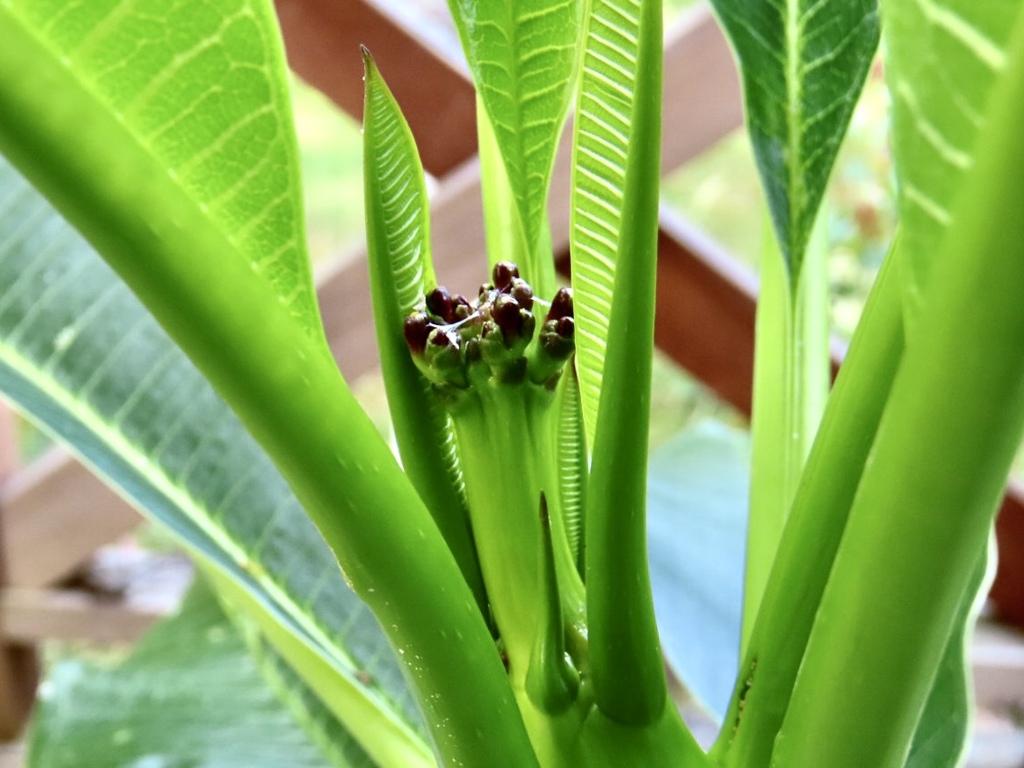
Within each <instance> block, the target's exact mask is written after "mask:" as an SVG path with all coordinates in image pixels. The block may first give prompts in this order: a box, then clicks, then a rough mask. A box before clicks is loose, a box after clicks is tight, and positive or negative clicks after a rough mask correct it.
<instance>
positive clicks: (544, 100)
mask: <svg viewBox="0 0 1024 768" xmlns="http://www.w3.org/2000/svg"><path fill="white" fill-rule="evenodd" d="M448 5H449V7H450V8H451V12H452V16H454V17H455V22H456V25H457V26H458V28H459V35H460V37H461V38H462V47H463V50H464V51H465V52H466V57H467V59H468V60H469V68H470V71H471V72H472V73H473V82H474V83H475V84H476V87H477V91H478V93H479V95H480V98H481V99H482V101H483V103H484V106H485V107H486V111H487V116H488V118H489V122H490V126H491V128H492V129H493V132H494V137H495V140H496V141H497V144H498V147H499V148H500V149H501V155H502V157H503V158H504V162H505V169H506V171H507V173H508V179H509V183H510V185H511V188H512V190H513V194H514V195H515V200H516V208H517V210H518V213H519V219H520V226H522V228H523V234H524V236H525V238H526V242H527V244H528V246H529V248H530V253H528V254H527V258H525V259H519V262H520V267H521V271H522V273H523V277H524V279H526V280H527V281H528V282H530V283H531V284H532V285H533V287H534V290H535V291H536V292H537V294H538V295H540V296H548V295H550V294H552V293H553V292H554V290H555V286H554V284H553V282H552V284H551V285H546V284H545V282H547V280H549V279H550V280H552V281H553V278H554V273H553V270H552V267H551V266H550V264H548V262H551V261H552V255H551V253H550V252H548V253H542V252H539V248H540V244H541V242H542V237H543V232H542V229H543V224H544V220H545V219H544V213H545V210H546V203H547V196H548V186H549V184H550V181H551V171H552V168H553V165H554V158H555V149H556V148H557V146H558V139H559V137H560V134H561V132H562V127H563V125H564V123H565V116H566V114H567V112H568V109H569V101H570V96H571V93H572V85H573V83H572V80H573V74H574V72H575V67H576V63H577V54H578V50H577V49H578V43H579V34H580V23H581V20H582V13H583V3H582V2H580V0H516V2H477V0H449V2H448Z"/></svg>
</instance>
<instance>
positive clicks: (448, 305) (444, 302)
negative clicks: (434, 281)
mask: <svg viewBox="0 0 1024 768" xmlns="http://www.w3.org/2000/svg"><path fill="white" fill-rule="evenodd" d="M427 309H429V310H430V312H431V314H433V315H434V316H435V317H439V318H441V319H442V320H443V321H444V322H446V323H452V322H454V319H453V316H452V310H453V307H452V297H451V296H450V295H449V293H448V289H447V288H445V287H444V286H443V285H439V286H437V288H435V289H434V290H432V291H431V292H430V293H428V294H427Z"/></svg>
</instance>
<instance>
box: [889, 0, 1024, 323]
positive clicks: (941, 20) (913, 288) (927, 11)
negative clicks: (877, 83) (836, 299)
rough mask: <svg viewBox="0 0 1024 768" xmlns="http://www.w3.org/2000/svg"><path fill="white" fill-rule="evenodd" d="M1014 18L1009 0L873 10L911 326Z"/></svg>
mask: <svg viewBox="0 0 1024 768" xmlns="http://www.w3.org/2000/svg"><path fill="white" fill-rule="evenodd" d="M1020 14H1021V4H1020V3H1019V2H1017V1H1016V0H992V1H991V2H984V3H975V2H970V0H923V1H922V2H913V3H911V2H893V1H892V0H884V2H882V16H883V21H884V22H885V23H884V30H885V41H886V61H885V72H886V78H887V80H888V83H889V91H890V94H891V98H892V104H893V107H892V122H893V127H892V132H893V141H892V144H893V154H894V156H895V160H896V173H897V178H898V194H899V210H900V230H901V232H902V237H903V239H904V241H905V243H906V246H905V247H906V248H907V250H908V253H909V268H908V269H907V270H906V273H905V287H906V289H907V294H908V295H907V314H908V321H909V322H910V325H911V328H912V327H913V325H915V323H914V322H913V321H914V318H916V316H917V315H918V314H919V312H920V310H921V305H922V303H923V301H924V292H925V286H926V284H927V280H928V275H929V272H930V267H931V265H932V264H933V262H934V259H935V256H936V253H937V252H938V250H939V244H940V243H941V241H942V237H943V235H944V233H945V232H946V230H947V229H948V228H949V225H950V223H951V220H952V211H953V205H954V202H955V200H956V197H957V193H958V192H959V191H960V190H961V189H962V188H963V185H964V178H965V176H966V174H967V172H968V171H969V170H970V168H971V166H972V165H973V164H974V161H975V156H976V149H977V141H978V138H977V137H978V133H979V131H980V130H981V128H982V127H983V126H984V123H985V116H986V111H987V105H988V101H989V97H990V95H991V92H992V86H993V84H994V83H995V81H996V79H997V77H998V75H999V73H1000V72H1002V71H1003V69H1004V68H1005V66H1006V46H1007V43H1008V41H1009V37H1010V33H1011V30H1013V28H1014V23H1015V21H1016V20H1017V19H1018V18H1019V16H1020ZM911 332H913V331H912V330H911Z"/></svg>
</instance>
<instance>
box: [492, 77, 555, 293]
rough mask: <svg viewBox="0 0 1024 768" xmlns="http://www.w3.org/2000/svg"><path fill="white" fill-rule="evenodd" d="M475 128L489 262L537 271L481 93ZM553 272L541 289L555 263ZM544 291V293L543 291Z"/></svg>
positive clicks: (526, 270) (538, 284) (541, 288)
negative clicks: (528, 259) (512, 264)
mask: <svg viewBox="0 0 1024 768" xmlns="http://www.w3.org/2000/svg"><path fill="white" fill-rule="evenodd" d="M476 132H477V145H478V152H477V154H478V156H479V158H480V187H481V190H480V191H481V193H482V195H483V208H484V231H485V234H486V237H487V264H488V266H489V267H493V266H494V265H495V264H497V263H498V262H499V261H511V262H513V263H515V264H519V263H520V262H522V267H523V270H524V272H530V271H533V272H536V271H537V270H536V269H534V268H533V267H532V266H531V265H530V264H528V263H527V262H526V261H524V257H525V256H526V254H528V253H529V252H530V246H529V244H528V243H527V241H526V230H524V229H523V227H522V225H521V224H520V223H519V221H520V218H521V217H520V214H519V210H518V207H517V203H516V196H515V192H514V191H513V190H512V185H511V184H510V183H509V178H508V173H507V172H506V171H505V161H504V159H503V158H502V155H501V147H500V146H498V140H497V137H496V136H495V134H494V127H493V126H492V125H491V120H490V118H489V117H488V116H487V106H486V105H485V104H484V102H483V99H481V98H480V96H479V94H478V95H477V98H476ZM548 271H550V273H551V274H550V275H546V274H545V275H544V276H543V279H541V280H539V281H538V283H537V285H536V286H535V287H536V289H537V290H538V291H540V290H544V289H545V283H549V282H551V281H553V280H554V264H553V263H552V265H551V267H550V269H549V270H548ZM530 279H531V280H533V279H535V278H534V277H531V278H530ZM541 295H542V296H543V295H544V294H543V293H542V294H541Z"/></svg>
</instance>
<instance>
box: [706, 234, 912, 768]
mask: <svg viewBox="0 0 1024 768" xmlns="http://www.w3.org/2000/svg"><path fill="white" fill-rule="evenodd" d="M898 259H899V251H898V248H896V247H894V248H893V250H892V251H891V252H890V254H889V257H888V258H887V259H886V261H885V264H884V266H883V268H882V272H881V274H880V275H879V277H878V280H877V282H876V284H875V288H874V290H873V291H872V292H871V295H870V296H869V298H868V302H867V306H866V307H865V308H864V314H863V316H862V317H861V321H860V323H859V324H858V326H857V331H856V333H855V334H854V337H853V341H852V343H851V344H850V350H849V353H848V354H847V357H846V361H845V362H844V363H843V366H842V368H841V369H840V371H839V377H838V378H837V379H836V384H835V388H834V390H833V392H832V395H831V397H830V398H829V401H828V404H827V406H826V408H825V414H824V417H823V418H822V421H821V426H820V428H819V430H818V435H817V438H816V440H815V442H814V445H813V448H812V450H811V455H810V457H809V458H808V461H807V467H806V469H805V470H804V474H803V479H802V482H801V484H800V486H799V488H798V489H797V493H796V498H795V499H794V501H793V507H792V511H791V513H790V516H789V520H788V521H787V523H786V527H785V529H784V532H783V535H782V540H781V542H780V544H779V549H778V553H777V555H776V560H775V565H774V567H773V568H772V571H771V575H770V576H769V579H768V583H767V586H766V588H765V592H764V598H763V600H762V604H761V611H760V613H759V614H758V618H757V621H756V622H755V624H754V627H753V631H752V633H751V636H750V639H749V641H748V643H747V647H746V651H745V652H744V654H743V656H742V663H741V665H740V670H741V672H740V676H739V679H738V680H737V683H736V689H735V691H734V692H733V697H732V701H731V703H730V705H729V711H728V714H727V715H726V718H725V726H724V727H723V729H722V733H721V735H720V736H719V739H718V742H717V743H716V744H715V747H714V749H713V751H712V754H714V755H715V757H716V758H717V759H718V760H719V761H720V762H722V763H723V764H725V765H729V766H736V767H737V768H739V767H743V768H747V767H748V766H765V765H767V764H768V758H769V757H770V755H771V750H772V744H773V743H774V740H775V735H776V733H778V730H779V728H780V727H781V725H782V719H783V717H784V716H785V714H786V709H787V707H788V706H789V700H790V695H791V693H792V689H793V684H794V681H795V679H796V675H797V671H798V670H799V668H800V662H801V660H802V659H803V654H804V648H805V647H806V644H807V637H808V635H809V634H810V631H811V626H812V624H813V622H814V617H815V614H816V612H817V607H818V602H819V601H820V599H821V593H822V592H823V591H824V589H825V582H826V581H827V580H828V575H829V573H830V571H831V568H832V561H833V559H834V558H835V552H836V549H837V548H838V547H839V541H840V539H841V537H842V534H843V529H844V527H845V525H846V519H847V516H848V514H849V510H850V506H851V504H852V503H853V497H854V494H855V493H856V491H857V485H858V483H859V481H860V476H861V473H862V472H863V468H864V463H865V461H866V460H867V456H868V451H869V450H870V449H871V445H872V443H873V442H874V438H875V432H876V430H877V428H878V422H879V421H880V420H881V417H882V412H883V410H884V408H885V403H886V401H887V399H888V397H889V390H890V388H891V385H892V380H893V377H894V376H895V375H896V370H897V368H898V366H899V361H900V359H901V356H902V354H903V333H902V313H901V302H900V288H901V283H900V275H899V265H898Z"/></svg>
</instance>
